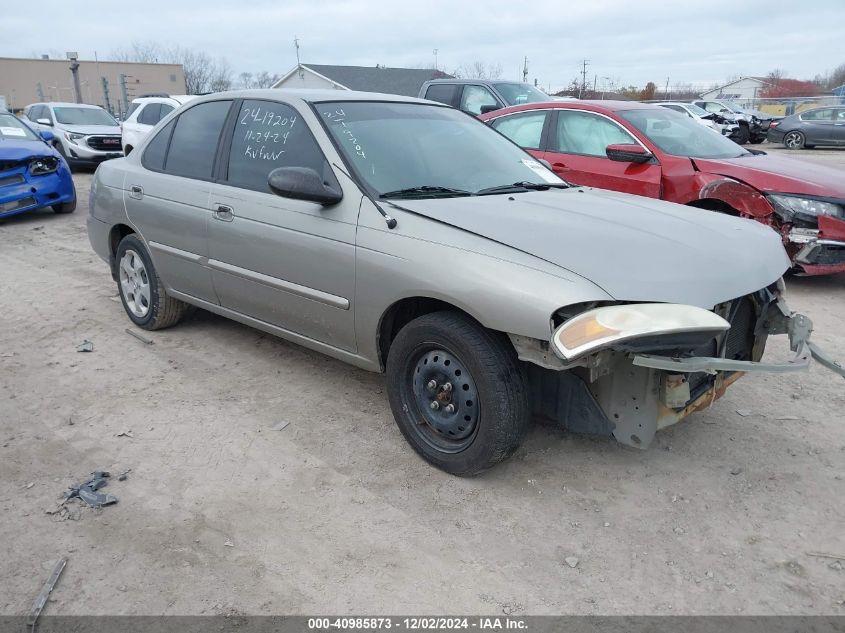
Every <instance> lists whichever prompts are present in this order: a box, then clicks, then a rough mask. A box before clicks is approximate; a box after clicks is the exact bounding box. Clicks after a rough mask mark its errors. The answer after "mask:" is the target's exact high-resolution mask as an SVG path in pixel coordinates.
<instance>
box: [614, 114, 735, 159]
mask: <svg viewBox="0 0 845 633" xmlns="http://www.w3.org/2000/svg"><path fill="white" fill-rule="evenodd" d="M618 114H619V116H621V117H622V118H623V119H625V120H626V121H628V123H630V124H631V125H633V126H634V127H635V128H637V129H638V130H639V131H640V132H642V133H643V134H645V136H647V137H648V139H649V140H650V141H651V142H652V143H654V144H655V145H657V146H658V147H659V148H660V149H661V150H663V151H664V152H666V153H667V154H672V155H673V156H686V157H691V158H739V157H740V156H751V154H750V153H749V152H747V151H746V150H744V149H742V148H741V147H740V146H739V145H737V144H736V143H734V142H733V141H731V140H729V139H728V138H726V137H724V136H722V135H721V134H715V133H714V132H713V130H711V129H709V128H707V127H705V126H703V125H700V124H699V123H696V122H695V121H691V120H690V119H688V118H687V117H683V116H680V115H678V114H676V113H674V112H670V111H668V110H665V109H663V108H648V109H638V110H626V111H623V112H619V113H618Z"/></svg>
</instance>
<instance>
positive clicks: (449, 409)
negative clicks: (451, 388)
mask: <svg viewBox="0 0 845 633" xmlns="http://www.w3.org/2000/svg"><path fill="white" fill-rule="evenodd" d="M454 412H455V405H454V404H447V405H446V413H454Z"/></svg>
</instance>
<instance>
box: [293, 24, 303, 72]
mask: <svg viewBox="0 0 845 633" xmlns="http://www.w3.org/2000/svg"><path fill="white" fill-rule="evenodd" d="M293 46H294V48H295V49H296V70H297V72H298V73H299V78H300V79H304V78H305V73H303V72H302V64H301V63H300V62H299V38H298V37H297V36H296V35H294V36H293Z"/></svg>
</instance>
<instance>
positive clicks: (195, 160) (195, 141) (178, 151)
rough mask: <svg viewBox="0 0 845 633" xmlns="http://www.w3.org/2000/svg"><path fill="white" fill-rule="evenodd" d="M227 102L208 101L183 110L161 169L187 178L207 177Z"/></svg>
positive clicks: (228, 102)
mask: <svg viewBox="0 0 845 633" xmlns="http://www.w3.org/2000/svg"><path fill="white" fill-rule="evenodd" d="M231 104H232V102H231V101H209V102H207V103H201V104H199V105H197V106H194V107H193V108H191V109H190V110H186V111H185V112H184V113H183V114H182V115H181V116H179V117H178V118H177V119H176V128H175V129H174V130H173V137H172V138H171V139H170V147H169V148H168V150H167V157H166V158H165V160H164V171H166V172H167V173H169V174H174V175H177V176H185V177H187V178H200V179H205V180H207V179H210V178H211V174H212V171H213V169H214V158H215V155H216V154H217V143H218V141H219V140H220V135H221V133H222V132H223V125H224V123H225V122H226V116H227V115H228V114H229V106H230V105H231Z"/></svg>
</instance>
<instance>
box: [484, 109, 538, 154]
mask: <svg viewBox="0 0 845 633" xmlns="http://www.w3.org/2000/svg"><path fill="white" fill-rule="evenodd" d="M545 122H546V113H545V112H544V111H539V112H537V111H534V112H520V113H518V114H511V115H509V116H503V117H499V118H498V119H495V120H494V121H493V122H492V123H491V125H492V126H493V128H494V129H496V130H499V132H501V133H502V134H504V135H505V136H507V137H508V138H509V139H510V140H512V141H513V142H514V143H516V144H517V145H519V146H520V147H524V148H526V149H540V141H541V139H542V136H543V124H544V123H545Z"/></svg>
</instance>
